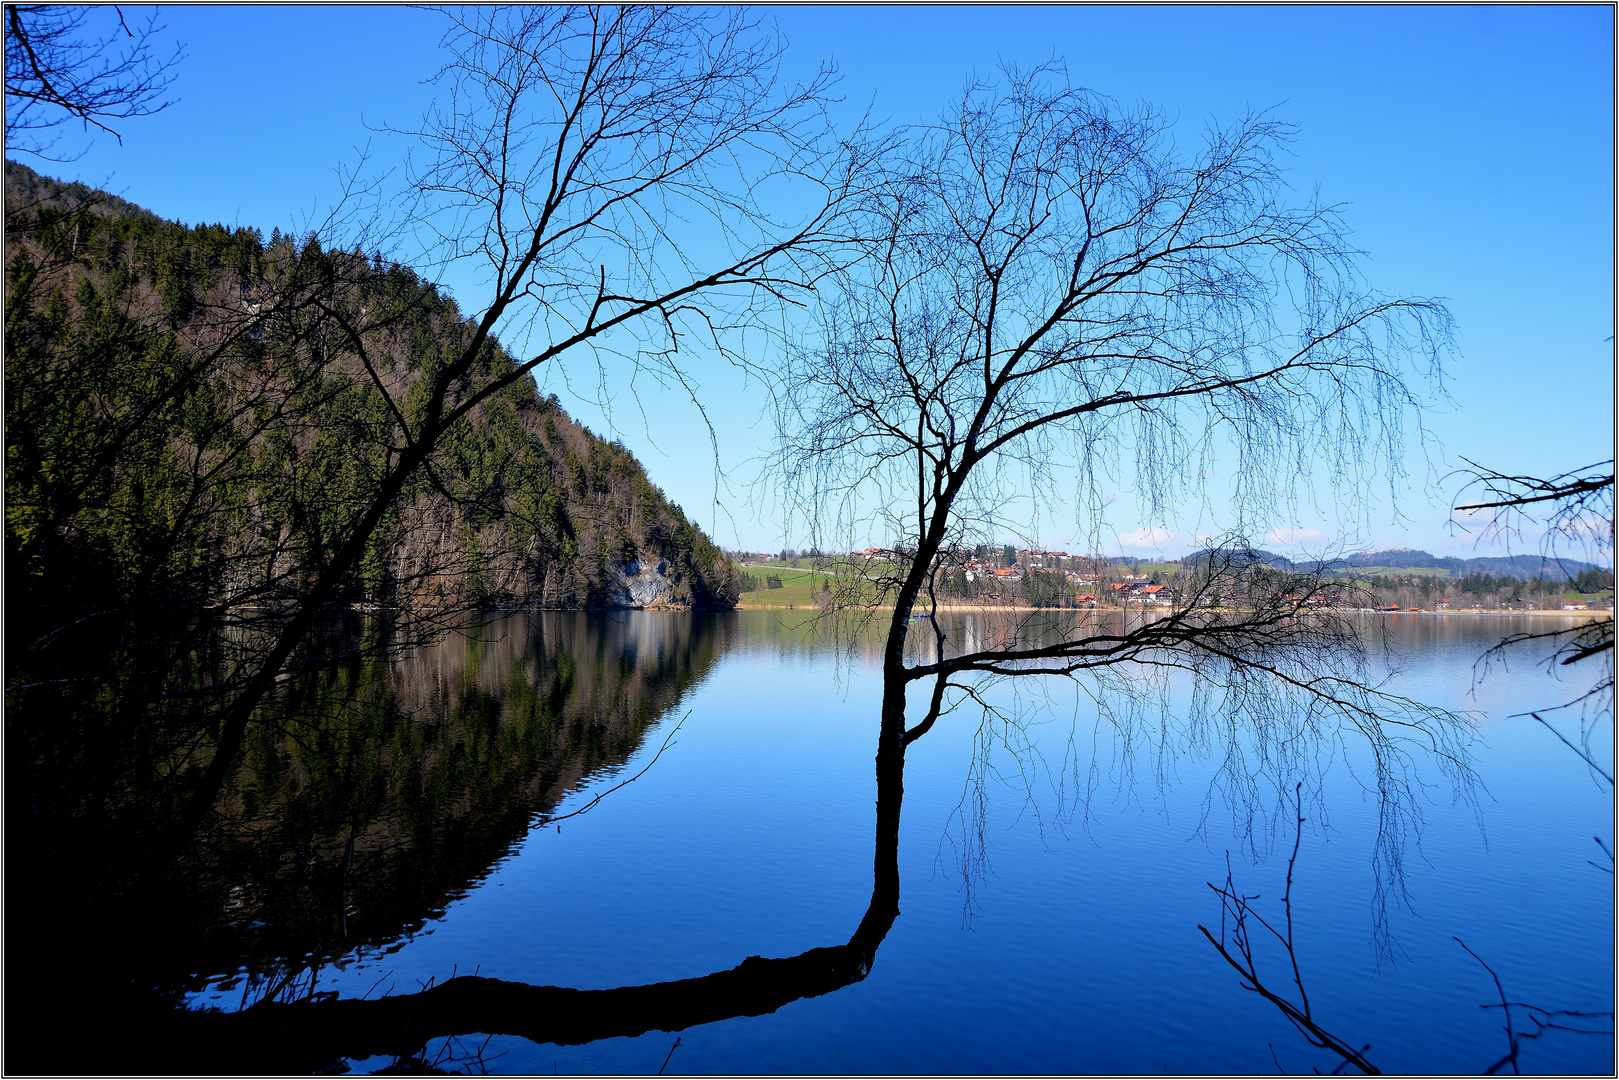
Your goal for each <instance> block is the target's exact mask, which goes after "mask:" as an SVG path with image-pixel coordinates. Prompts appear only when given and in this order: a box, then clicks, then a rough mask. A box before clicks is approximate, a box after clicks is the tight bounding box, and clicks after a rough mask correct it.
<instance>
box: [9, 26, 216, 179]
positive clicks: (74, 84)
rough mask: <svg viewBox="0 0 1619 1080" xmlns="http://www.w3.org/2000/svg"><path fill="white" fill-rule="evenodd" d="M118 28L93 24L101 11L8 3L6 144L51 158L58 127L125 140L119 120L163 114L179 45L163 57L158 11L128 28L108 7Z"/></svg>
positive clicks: (181, 48) (179, 57) (181, 52)
mask: <svg viewBox="0 0 1619 1080" xmlns="http://www.w3.org/2000/svg"><path fill="white" fill-rule="evenodd" d="M111 10H112V13H113V15H114V16H115V17H116V20H117V26H116V27H112V26H109V27H108V28H107V29H106V31H105V32H96V31H94V30H93V29H92V28H91V25H90V24H91V23H92V22H93V21H98V20H99V19H100V15H99V13H98V12H97V11H96V10H95V9H93V8H90V7H81V6H71V5H65V4H11V5H8V6H7V7H6V12H5V20H6V149H7V150H8V151H22V152H24V153H29V154H33V155H35V156H36V157H41V158H46V159H48V160H55V161H66V160H72V158H73V157H78V156H80V155H82V153H83V151H80V154H74V155H69V156H67V157H58V156H56V153H55V151H56V148H57V146H58V144H59V143H60V141H61V136H60V134H59V133H58V130H57V129H59V128H60V127H61V126H62V125H64V124H66V123H68V122H69V121H70V120H77V121H79V123H80V125H81V126H82V127H83V129H84V130H85V131H86V132H88V131H89V130H90V129H91V128H92V127H94V128H96V129H97V130H98V131H103V132H106V133H107V134H108V135H111V136H112V137H113V138H115V139H118V140H119V141H120V142H122V141H123V137H122V136H121V135H120V134H119V133H118V132H117V131H116V130H115V129H114V128H113V127H112V124H113V123H114V122H116V121H119V120H127V119H130V118H132V117H136V116H150V115H152V114H153V113H158V112H162V111H163V110H164V109H166V108H168V107H169V106H170V105H171V104H173V102H172V101H171V100H169V99H168V98H167V97H166V95H167V94H168V92H169V87H170V86H171V85H172V84H173V82H174V74H175V68H176V66H177V65H178V64H179V63H180V61H181V60H183V59H185V49H184V46H181V45H176V46H175V47H174V52H173V53H171V54H168V55H167V56H164V55H163V53H161V52H160V51H159V50H158V42H157V40H156V38H157V36H158V35H159V34H161V33H162V31H163V27H162V26H161V25H160V24H159V23H158V21H157V13H156V12H153V14H152V15H151V17H150V18H148V19H147V20H146V21H145V22H143V23H137V24H136V26H135V27H134V28H133V29H132V28H131V27H130V24H129V20H127V19H126V18H125V17H124V12H123V9H122V8H120V7H113V8H112V9H111Z"/></svg>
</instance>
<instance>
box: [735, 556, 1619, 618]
mask: <svg viewBox="0 0 1619 1080" xmlns="http://www.w3.org/2000/svg"><path fill="white" fill-rule="evenodd" d="M1259 554H1261V555H1267V553H1259ZM1203 556H1204V553H1199V554H1197V555H1191V556H1187V557H1185V558H1183V559H1179V560H1172V561H1156V562H1154V561H1147V560H1143V559H1140V558H1133V557H1130V556H1103V555H1071V554H1070V553H1068V552H1066V551H1054V550H1047V549H1045V548H1017V547H1014V546H1013V545H1010V544H1006V545H999V546H997V545H992V544H979V545H977V546H975V547H972V548H965V547H956V548H951V549H948V550H946V551H944V552H941V553H940V555H939V557H938V561H937V564H936V576H935V581H936V585H935V590H934V596H935V598H936V599H937V600H939V601H940V602H942V603H944V604H946V605H948V606H952V607H979V606H990V607H1030V608H1097V607H1103V608H1139V609H1146V610H1160V611H1162V610H1174V609H1176V608H1183V607H1188V606H1201V607H1206V608H1220V607H1228V608H1240V607H1244V606H1248V605H1250V604H1251V603H1252V602H1253V601H1254V600H1255V599H1257V594H1253V593H1252V591H1251V590H1249V591H1245V593H1244V595H1236V594H1234V593H1233V592H1231V591H1230V590H1227V591H1225V592H1224V593H1222V592H1221V591H1220V590H1217V589H1213V590H1211V589H1208V588H1205V585H1206V582H1207V580H1208V578H1207V569H1206V567H1200V563H1201V562H1202V560H1203ZM727 558H729V559H730V560H731V561H732V562H733V563H735V564H736V565H737V566H738V568H739V569H740V570H741V572H742V578H743V581H742V598H741V606H743V607H798V606H806V607H815V606H827V605H829V604H831V603H832V598H833V594H834V585H835V584H836V583H837V582H839V581H840V579H841V580H842V581H843V582H844V583H845V584H848V583H851V582H853V581H872V582H875V581H878V580H880V579H882V578H883V577H884V576H885V574H887V573H889V572H891V571H892V570H893V569H895V568H897V567H899V566H903V565H904V564H905V563H906V562H907V561H908V557H907V555H906V553H905V552H903V551H896V550H893V549H888V548H876V547H868V548H863V549H860V550H851V551H849V552H847V553H842V552H839V553H835V554H832V553H825V552H821V551H819V550H816V549H813V548H812V549H809V550H806V551H802V552H801V551H797V550H794V549H791V548H789V549H785V550H782V551H778V552H760V551H731V552H727ZM1274 561H1275V562H1276V563H1278V564H1281V565H1280V566H1274V567H1270V566H1268V564H1267V563H1265V562H1263V561H1261V562H1258V563H1256V565H1258V566H1267V567H1268V570H1267V572H1266V573H1264V574H1262V575H1260V577H1257V578H1255V579H1254V581H1253V586H1254V588H1264V589H1266V590H1269V589H1271V588H1279V589H1280V591H1277V592H1270V591H1266V592H1265V593H1264V594H1263V595H1265V596H1267V597H1277V598H1281V599H1290V600H1296V601H1298V602H1299V603H1300V604H1301V605H1303V606H1306V607H1330V608H1335V609H1339V610H1368V611H1385V612H1480V611H1505V612H1542V611H1555V612H1569V611H1611V610H1613V604H1614V599H1613V597H1614V594H1613V574H1612V571H1604V570H1600V569H1596V568H1591V569H1587V570H1582V571H1580V572H1578V573H1577V574H1569V575H1567V576H1563V577H1558V576H1555V575H1547V576H1536V577H1533V578H1528V579H1524V578H1522V577H1517V576H1512V575H1510V574H1506V573H1503V574H1500V575H1492V574H1489V573H1477V572H1474V573H1463V572H1461V571H1460V570H1449V569H1444V568H1436V567H1380V566H1370V567H1362V566H1353V567H1351V566H1345V567H1342V568H1335V569H1332V570H1329V571H1325V572H1323V578H1324V579H1325V583H1324V584H1325V585H1326V587H1324V588H1314V589H1307V590H1304V591H1302V592H1300V593H1298V594H1294V593H1292V592H1289V591H1287V590H1288V589H1289V588H1290V587H1291V588H1294V589H1299V588H1302V586H1300V585H1298V584H1293V585H1291V586H1290V585H1289V580H1288V579H1289V574H1288V573H1287V571H1291V570H1293V569H1294V568H1293V566H1292V564H1291V563H1289V562H1288V561H1287V560H1285V559H1275V560H1274ZM1299 580H1300V581H1305V580H1307V579H1306V578H1302V577H1301V578H1299ZM847 595H849V596H855V595H859V594H858V593H850V594H847Z"/></svg>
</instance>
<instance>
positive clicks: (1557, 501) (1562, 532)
mask: <svg viewBox="0 0 1619 1080" xmlns="http://www.w3.org/2000/svg"><path fill="white" fill-rule="evenodd" d="M1464 460H1465V459H1464ZM1467 464H1468V466H1469V467H1468V469H1467V470H1466V471H1465V475H1467V476H1468V477H1470V479H1469V481H1468V483H1467V487H1466V488H1465V489H1464V490H1467V489H1478V490H1479V492H1480V495H1481V496H1482V498H1481V499H1480V501H1477V502H1469V503H1462V504H1460V505H1458V506H1457V507H1456V509H1455V514H1457V515H1465V516H1466V518H1467V519H1470V520H1471V521H1476V520H1477V516H1482V517H1483V528H1482V530H1481V532H1480V534H1479V538H1480V540H1481V541H1483V540H1500V541H1502V542H1504V543H1505V544H1507V546H1508V547H1509V549H1510V547H1511V545H1512V544H1513V543H1514V542H1515V541H1518V540H1520V539H1522V537H1523V535H1524V532H1525V531H1526V530H1528V529H1531V528H1537V527H1538V528H1541V529H1543V530H1544V532H1543V533H1542V537H1541V541H1540V553H1541V557H1542V558H1543V559H1544V560H1545V561H1546V562H1550V563H1552V564H1553V565H1555V566H1556V567H1557V568H1558V570H1559V571H1561V572H1562V573H1563V574H1564V576H1565V577H1568V578H1572V577H1573V575H1572V574H1570V573H1568V571H1567V569H1566V567H1565V564H1564V562H1563V560H1564V559H1565V558H1570V557H1572V554H1573V552H1572V551H1571V550H1570V549H1573V551H1577V552H1579V554H1580V555H1582V556H1584V557H1586V558H1588V559H1592V560H1596V561H1598V562H1600V561H1602V560H1603V559H1606V560H1608V561H1609V562H1610V563H1611V562H1612V559H1613V536H1614V534H1613V461H1612V459H1610V460H1608V461H1599V462H1597V463H1595V464H1593V465H1588V466H1586V467H1585V468H1583V469H1576V470H1574V471H1573V472H1567V473H1563V474H1561V475H1559V476H1554V477H1551V478H1550V479H1541V478H1539V477H1534V476H1510V475H1507V474H1505V473H1500V472H1496V471H1494V470H1492V469H1486V468H1484V467H1482V466H1480V465H1477V464H1475V463H1474V462H1471V461H1469V462H1468V463H1467ZM1452 521H1453V522H1456V518H1455V517H1454V516H1453V517H1452ZM1458 524H1460V523H1459V522H1458ZM1529 643H1536V644H1540V645H1541V646H1542V647H1547V646H1549V647H1550V652H1549V654H1547V657H1546V664H1547V667H1548V668H1549V669H1550V670H1551V671H1552V672H1553V673H1556V671H1557V669H1558V668H1561V667H1567V666H1569V665H1571V664H1579V665H1580V666H1581V670H1582V671H1583V670H1585V669H1586V668H1588V667H1590V666H1592V665H1595V666H1596V667H1597V669H1598V675H1597V679H1596V682H1595V683H1594V684H1593V685H1592V686H1591V688H1590V689H1589V690H1586V691H1585V692H1584V693H1582V694H1580V695H1578V696H1576V697H1575V698H1574V699H1573V700H1571V701H1567V702H1564V703H1562V704H1560V705H1556V706H1553V707H1552V708H1550V709H1542V710H1538V711H1535V712H1531V713H1529V715H1530V716H1532V717H1534V719H1535V720H1537V721H1538V722H1539V723H1541V724H1542V725H1544V726H1545V727H1546V728H1547V730H1549V731H1550V732H1551V733H1552V734H1553V735H1555V736H1557V738H1558V739H1559V740H1561V741H1562V742H1563V743H1564V744H1565V745H1567V746H1569V747H1570V748H1571V749H1573V750H1574V752H1575V753H1576V754H1578V755H1579V756H1580V759H1581V760H1582V761H1584V762H1585V763H1586V765H1587V766H1588V767H1590V768H1591V769H1592V770H1593V772H1594V773H1595V774H1596V775H1598V776H1601V777H1602V778H1603V779H1604V780H1605V781H1607V783H1608V786H1609V787H1612V786H1613V775H1612V773H1610V772H1608V771H1607V770H1605V769H1603V768H1602V766H1601V764H1600V763H1599V762H1598V760H1597V759H1596V758H1595V757H1593V755H1592V752H1591V735H1592V733H1593V732H1594V731H1596V730H1599V729H1605V730H1608V731H1610V732H1611V731H1612V728H1613V616H1612V615H1611V614H1610V615H1608V616H1607V617H1606V618H1599V619H1595V620H1592V621H1590V622H1586V623H1580V624H1576V625H1573V626H1563V627H1559V628H1557V629H1554V630H1542V631H1533V632H1524V633H1517V634H1511V635H1509V636H1507V637H1505V638H1503V639H1502V640H1501V641H1500V642H1499V643H1498V644H1497V645H1495V646H1494V647H1493V648H1491V649H1490V650H1489V651H1487V652H1486V653H1485V654H1484V655H1483V656H1482V657H1480V658H1479V662H1478V674H1479V677H1480V678H1483V677H1484V676H1485V675H1486V674H1487V673H1488V671H1489V668H1490V665H1491V664H1493V663H1502V664H1504V663H1505V662H1506V659H1507V655H1508V653H1509V651H1510V650H1512V649H1514V648H1515V647H1516V646H1519V645H1523V644H1529ZM1569 708H1577V709H1578V710H1579V713H1580V716H1579V721H1578V723H1579V735H1578V736H1577V738H1578V740H1579V745H1578V746H1575V745H1574V744H1573V743H1572V742H1570V741H1569V740H1568V738H1567V737H1565V736H1564V735H1563V734H1562V732H1560V731H1558V730H1557V728H1556V727H1555V726H1554V725H1553V724H1552V723H1551V722H1550V721H1549V720H1547V719H1546V718H1545V717H1543V716H1541V715H1540V714H1541V713H1542V712H1547V713H1550V712H1555V711H1559V710H1562V709H1569ZM1598 842H1599V843H1600V841H1598ZM1609 862H1610V863H1611V862H1612V857H1611V855H1610V856H1609Z"/></svg>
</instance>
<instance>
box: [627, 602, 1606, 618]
mask: <svg viewBox="0 0 1619 1080" xmlns="http://www.w3.org/2000/svg"><path fill="white" fill-rule="evenodd" d="M631 610H633V609H631ZM731 610H733V611H793V612H798V611H807V612H815V613H817V614H819V613H821V611H822V610H823V609H821V608H819V607H818V606H816V605H812V604H738V605H736V607H734V608H732V609H731ZM849 610H851V611H852V610H855V609H849ZM871 610H873V611H892V610H893V608H892V607H888V606H885V607H881V608H873V609H871ZM1173 610H1174V609H1172V608H1167V607H1165V608H1154V607H1148V608H1135V607H1132V608H1122V607H1096V608H1083V607H1072V608H1065V607H1043V608H1037V607H1028V606H1026V605H1014V604H940V605H939V607H938V611H939V613H940V614H951V613H955V612H963V613H980V612H1008V613H1010V612H1019V613H1022V612H1029V613H1032V612H1036V611H1083V612H1116V613H1119V614H1132V615H1139V614H1143V613H1146V614H1164V615H1168V614H1170V613H1171V612H1172V611H1173ZM1221 610H1223V611H1247V610H1251V609H1248V608H1236V607H1230V608H1223V609H1221ZM1323 610H1327V611H1334V612H1336V613H1337V614H1341V615H1444V616H1464V617H1467V618H1478V617H1480V616H1513V617H1519V616H1526V615H1527V616H1533V617H1536V618H1558V619H1597V618H1603V617H1607V618H1612V617H1613V612H1612V611H1609V610H1607V609H1605V608H1598V609H1588V610H1585V611H1546V610H1534V611H1512V610H1510V609H1504V608H1467V609H1464V610H1461V611H1431V610H1426V609H1424V610H1421V611H1377V610H1374V609H1372V608H1325V609H1323ZM913 618H914V613H913Z"/></svg>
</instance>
